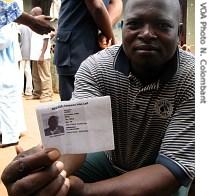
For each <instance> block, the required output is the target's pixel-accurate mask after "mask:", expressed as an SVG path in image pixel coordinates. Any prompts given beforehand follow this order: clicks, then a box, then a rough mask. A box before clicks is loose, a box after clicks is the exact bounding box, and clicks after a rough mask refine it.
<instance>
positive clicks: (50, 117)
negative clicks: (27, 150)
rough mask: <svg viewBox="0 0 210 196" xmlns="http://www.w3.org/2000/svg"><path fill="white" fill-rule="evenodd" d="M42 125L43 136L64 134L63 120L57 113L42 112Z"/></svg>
mask: <svg viewBox="0 0 210 196" xmlns="http://www.w3.org/2000/svg"><path fill="white" fill-rule="evenodd" d="M42 119H43V127H44V130H43V131H44V135H45V136H58V135H64V132H65V131H64V120H63V118H62V116H61V115H58V113H50V114H43V116H42Z"/></svg>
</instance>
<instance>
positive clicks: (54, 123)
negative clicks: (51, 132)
mask: <svg viewBox="0 0 210 196" xmlns="http://www.w3.org/2000/svg"><path fill="white" fill-rule="evenodd" d="M48 125H49V127H50V128H51V129H55V128H56V127H57V126H58V118H57V117H51V118H50V120H49V121H48Z"/></svg>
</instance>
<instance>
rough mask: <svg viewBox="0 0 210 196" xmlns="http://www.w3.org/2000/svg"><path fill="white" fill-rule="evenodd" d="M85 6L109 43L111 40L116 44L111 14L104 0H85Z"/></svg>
mask: <svg viewBox="0 0 210 196" xmlns="http://www.w3.org/2000/svg"><path fill="white" fill-rule="evenodd" d="M85 4H86V6H87V8H88V10H89V12H90V14H91V15H92V17H93V20H94V21H95V23H96V24H97V26H98V28H99V30H101V32H102V34H103V35H104V36H105V37H106V38H107V40H108V41H107V42H109V40H111V42H112V44H114V43H115V39H114V34H113V31H112V23H111V19H110V17H109V13H108V11H107V9H106V7H105V5H104V3H103V1H102V0H85Z"/></svg>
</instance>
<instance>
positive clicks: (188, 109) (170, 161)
mask: <svg viewBox="0 0 210 196" xmlns="http://www.w3.org/2000/svg"><path fill="white" fill-rule="evenodd" d="M194 134H195V99H194V97H190V98H189V99H188V100H185V101H184V102H182V103H181V104H180V105H179V106H178V107H177V109H176V112H175V113H174V115H173V117H172V119H171V122H170V124H169V126H168V128H167V131H166V134H165V137H164V139H163V142H162V145H161V149H160V152H159V156H158V158H157V160H156V162H157V163H160V164H162V165H164V166H165V167H167V168H168V169H169V170H170V171H171V172H172V173H173V174H174V176H175V177H176V178H177V179H178V180H179V182H180V183H181V184H182V185H184V186H187V185H188V184H189V183H190V182H191V181H192V180H193V178H194V170H195V166H194V159H195V157H194V156H195V152H194V151H195V135H194Z"/></svg>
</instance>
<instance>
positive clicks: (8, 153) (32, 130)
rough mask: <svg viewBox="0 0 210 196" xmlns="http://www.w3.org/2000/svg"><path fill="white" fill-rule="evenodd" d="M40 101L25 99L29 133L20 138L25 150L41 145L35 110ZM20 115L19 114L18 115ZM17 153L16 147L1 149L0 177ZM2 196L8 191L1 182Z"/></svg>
mask: <svg viewBox="0 0 210 196" xmlns="http://www.w3.org/2000/svg"><path fill="white" fill-rule="evenodd" d="M53 101H59V95H58V94H54V96H53ZM39 104H40V102H39V100H25V99H24V98H23V105H24V111H25V120H26V127H27V131H26V132H25V133H24V135H23V136H22V137H21V138H20V142H19V145H21V146H22V147H23V148H24V149H28V148H30V147H33V146H35V145H37V144H39V143H40V141H41V139H40V135H39V130H38V124H37V120H36V114H35V108H36V106H37V105H39ZM17 115H18V114H17ZM15 155H16V152H15V148H14V146H11V147H6V148H0V175H1V174H2V171H3V169H4V168H5V166H6V165H7V164H8V163H9V162H10V161H11V160H12V159H13V158H14V157H15ZM0 195H1V196H7V195H8V194H7V191H6V189H5V187H4V185H3V183H2V182H1V180H0Z"/></svg>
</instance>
